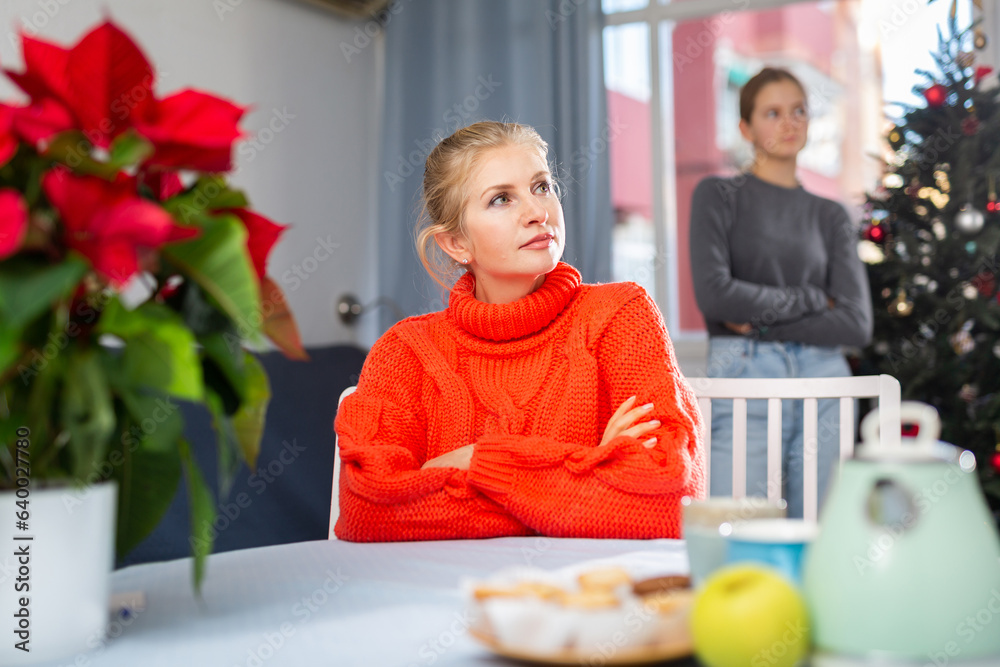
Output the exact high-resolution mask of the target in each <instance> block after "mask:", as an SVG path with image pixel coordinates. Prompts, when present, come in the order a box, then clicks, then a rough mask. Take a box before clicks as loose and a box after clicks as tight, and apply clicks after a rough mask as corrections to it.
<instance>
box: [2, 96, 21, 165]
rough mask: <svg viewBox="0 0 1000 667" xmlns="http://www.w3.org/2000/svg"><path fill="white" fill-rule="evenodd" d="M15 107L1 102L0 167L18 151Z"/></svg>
mask: <svg viewBox="0 0 1000 667" xmlns="http://www.w3.org/2000/svg"><path fill="white" fill-rule="evenodd" d="M13 126H14V109H13V108H12V107H9V106H7V105H6V104H0V167H2V166H3V165H5V164H7V162H8V161H9V160H10V159H11V158H12V157H14V153H16V152H17V137H15V136H14V135H13V130H14V127H13Z"/></svg>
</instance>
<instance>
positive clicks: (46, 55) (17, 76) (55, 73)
mask: <svg viewBox="0 0 1000 667" xmlns="http://www.w3.org/2000/svg"><path fill="white" fill-rule="evenodd" d="M21 45H22V50H23V52H24V72H20V73H19V72H12V71H10V70H5V71H6V73H7V76H9V77H10V79H11V81H13V82H14V83H16V84H17V85H18V87H20V88H21V90H23V91H24V92H25V93H27V94H28V96H29V97H30V98H31V100H32V102H40V101H42V100H43V99H48V98H52V99H56V100H58V101H65V99H66V94H67V89H66V68H67V65H68V63H69V51H68V50H67V49H64V48H63V47H61V46H58V45H56V44H52V43H51V42H46V41H43V40H41V39H36V38H34V37H30V36H28V35H26V34H24V33H21Z"/></svg>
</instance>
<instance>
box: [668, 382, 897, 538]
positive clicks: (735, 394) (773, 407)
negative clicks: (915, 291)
mask: <svg viewBox="0 0 1000 667" xmlns="http://www.w3.org/2000/svg"><path fill="white" fill-rule="evenodd" d="M687 380H688V382H689V383H690V385H691V388H692V389H694V393H695V395H696V396H697V397H698V405H699V407H700V408H701V414H702V418H703V419H704V422H705V450H706V452H707V453H708V454H709V455H708V456H706V466H709V462H710V460H711V455H710V453H711V451H712V434H711V424H712V399H715V398H719V399H732V400H733V496H734V497H736V498H743V497H745V496H746V476H747V475H746V470H747V447H746V444H747V399H767V478H768V479H777V480H780V479H781V400H782V399H802V400H803V442H817V435H818V427H819V416H818V407H817V399H820V398H839V399H840V460H841V461H843V460H844V459H846V458H848V457H849V456H850V455H851V453H852V452H853V451H854V432H855V430H854V429H855V421H854V399H855V398H877V399H878V407H879V425H880V432H881V438H882V445H883V446H885V447H900V446H901V445H902V443H901V436H900V431H901V429H900V415H899V405H900V388H899V381H898V380H897V379H896V378H894V377H892V376H891V375H861V376H855V377H832V378H765V379H758V378H704V377H689V378H687ZM802 457H803V468H804V470H803V480H802V486H803V492H804V496H805V497H804V498H803V516H804V517H805V518H806V519H812V520H815V519H816V518H817V514H818V508H819V497H818V496H819V490H818V475H819V471H818V460H817V452H816V448H815V447H804V448H803V452H802ZM706 481H707V482H709V483H710V482H711V468H710V467H709V468H708V470H707V480H706ZM709 488H711V487H709ZM767 493H768V498H769V499H770V500H778V499H779V497H780V494H781V485H780V484H777V485H774V484H769V485H768V491H767Z"/></svg>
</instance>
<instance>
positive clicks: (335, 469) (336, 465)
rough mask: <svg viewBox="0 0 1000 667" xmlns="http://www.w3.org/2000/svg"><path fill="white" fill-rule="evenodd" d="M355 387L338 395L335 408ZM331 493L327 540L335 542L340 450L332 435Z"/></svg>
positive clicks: (338, 514) (338, 509) (338, 502)
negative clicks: (334, 530)
mask: <svg viewBox="0 0 1000 667" xmlns="http://www.w3.org/2000/svg"><path fill="white" fill-rule="evenodd" d="M355 389H357V387H353V386H352V387H348V388H347V389H345V390H344V391H342V392H341V393H340V398H338V399H337V407H340V404H341V403H343V402H344V399H345V398H347V397H348V396H350V395H351V394H353V393H354V390H355ZM331 488H332V489H333V492H332V493H331V494H330V496H331V497H330V532H329V535H328V537H329V539H331V540H335V539H337V536H336V535H334V534H333V528H334V526H335V525H336V524H337V517H339V516H340V448H338V447H337V438H336V434H334V440H333V485H332V487H331Z"/></svg>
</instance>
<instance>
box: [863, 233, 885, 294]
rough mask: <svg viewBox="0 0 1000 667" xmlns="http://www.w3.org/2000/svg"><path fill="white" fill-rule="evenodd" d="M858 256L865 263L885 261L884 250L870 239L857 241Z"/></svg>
mask: <svg viewBox="0 0 1000 667" xmlns="http://www.w3.org/2000/svg"><path fill="white" fill-rule="evenodd" d="M858 257H860V258H861V261H862V262H864V263H865V264H881V263H882V262H884V261H885V251H884V250H882V248H881V247H880V246H878V245H876V244H874V243H872V242H871V241H869V240H867V239H862V240H861V241H858ZM887 296H888V295H887Z"/></svg>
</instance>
